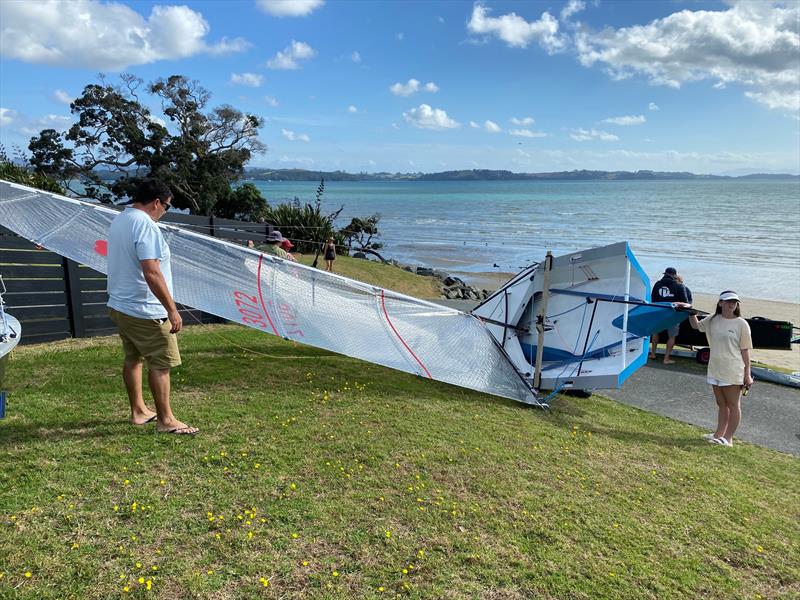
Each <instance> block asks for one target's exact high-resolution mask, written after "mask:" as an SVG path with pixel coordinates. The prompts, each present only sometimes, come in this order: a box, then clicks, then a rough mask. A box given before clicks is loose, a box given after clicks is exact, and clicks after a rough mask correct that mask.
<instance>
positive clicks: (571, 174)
mask: <svg viewBox="0 0 800 600" xmlns="http://www.w3.org/2000/svg"><path fill="white" fill-rule="evenodd" d="M245 177H247V178H248V179H254V180H259V181H265V180H267V181H319V180H320V179H323V178H324V179H325V180H326V181H654V180H665V181H669V180H725V179H730V180H747V179H761V180H764V179H772V180H795V181H798V180H800V175H791V174H788V173H781V174H773V173H754V174H751V175H741V176H738V177H735V176H726V175H698V174H696V173H688V172H680V171H588V170H585V169H582V170H575V171H555V172H550V173H513V172H511V171H504V170H491V169H466V170H461V171H442V172H439V173H386V172H383V173H347V172H345V171H309V170H306V169H266V168H258V167H250V168H248V169H246V170H245Z"/></svg>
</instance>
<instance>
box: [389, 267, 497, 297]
mask: <svg viewBox="0 0 800 600" xmlns="http://www.w3.org/2000/svg"><path fill="white" fill-rule="evenodd" d="M403 270H404V271H408V272H409V273H414V274H416V275H421V276H422V277H435V278H436V279H438V280H439V281H441V286H440V287H439V290H440V291H441V294H442V298H447V299H448V300H477V301H481V300H485V299H486V298H488V297H489V294H490V292H489V290H482V289H478V288H475V287H473V286H471V285H468V284H466V283H464V281H463V280H462V279H460V278H459V277H453V276H452V275H448V274H447V273H444V272H442V271H439V270H438V269H431V268H428V267H411V266H408V265H406V266H404V267H403Z"/></svg>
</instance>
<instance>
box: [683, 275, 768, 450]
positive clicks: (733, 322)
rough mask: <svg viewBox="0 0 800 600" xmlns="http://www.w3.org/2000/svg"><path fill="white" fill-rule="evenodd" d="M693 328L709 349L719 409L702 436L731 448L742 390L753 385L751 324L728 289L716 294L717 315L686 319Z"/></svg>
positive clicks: (712, 383)
mask: <svg viewBox="0 0 800 600" xmlns="http://www.w3.org/2000/svg"><path fill="white" fill-rule="evenodd" d="M689 323H690V324H691V326H692V327H693V328H694V329H699V330H700V331H702V332H703V333H705V334H706V337H707V338H708V345H709V346H710V347H711V358H710V360H709V361H708V383H710V384H711V388H712V389H713V390H714V398H715V399H716V401H717V407H719V416H718V417H717V429H716V431H714V433H708V434H706V435H705V436H704V437H705V438H706V439H707V440H708V441H709V442H711V443H713V444H720V445H722V446H733V434H734V433H735V432H736V428H737V427H738V426H739V421H740V420H741V418H742V408H741V397H742V390H744V389H749V388H750V386H751V385H753V376H752V375H751V374H750V350H752V348H753V341H752V339H751V337H750V325H748V324H747V321H745V320H744V319H743V318H742V317H741V312H740V311H739V296H737V295H736V292H732V291H730V290H727V291H724V292H722V293H721V294H720V295H719V301H718V302H717V310H716V312H715V313H714V314H713V315H711V316H709V317H706V318H704V319H703V320H702V321H698V320H697V317H696V316H695V315H692V316H690V317H689Z"/></svg>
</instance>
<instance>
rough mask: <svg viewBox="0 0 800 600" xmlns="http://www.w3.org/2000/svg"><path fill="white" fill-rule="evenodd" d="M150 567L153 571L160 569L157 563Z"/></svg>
mask: <svg viewBox="0 0 800 600" xmlns="http://www.w3.org/2000/svg"><path fill="white" fill-rule="evenodd" d="M150 568H151V569H153V571H158V567H157V566H156V565H153V566H152V567H150Z"/></svg>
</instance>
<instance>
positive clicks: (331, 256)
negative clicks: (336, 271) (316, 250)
mask: <svg viewBox="0 0 800 600" xmlns="http://www.w3.org/2000/svg"><path fill="white" fill-rule="evenodd" d="M335 260H336V246H335V245H334V243H333V238H328V241H327V242H325V270H326V271H330V272H331V273H333V261H335Z"/></svg>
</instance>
